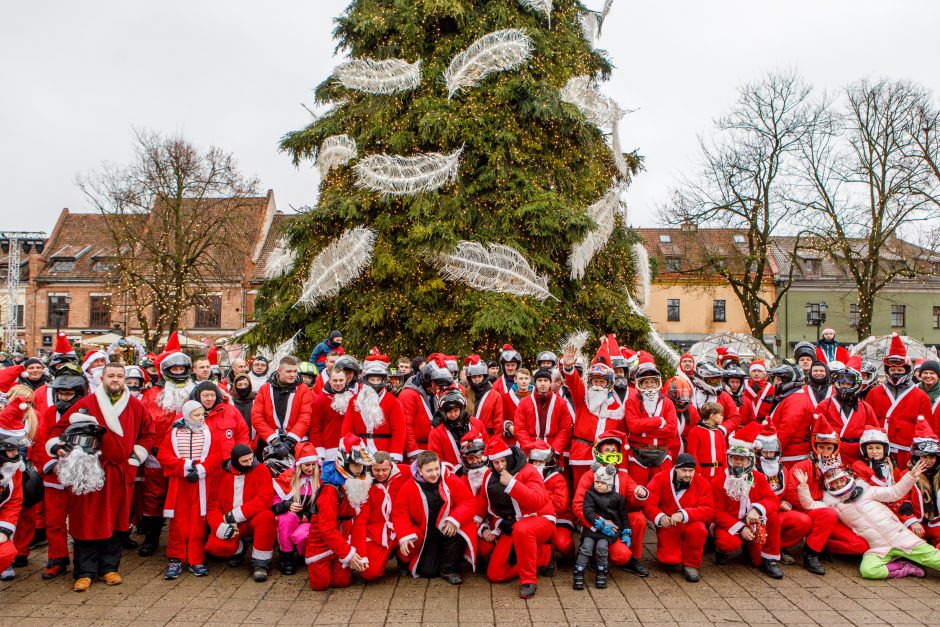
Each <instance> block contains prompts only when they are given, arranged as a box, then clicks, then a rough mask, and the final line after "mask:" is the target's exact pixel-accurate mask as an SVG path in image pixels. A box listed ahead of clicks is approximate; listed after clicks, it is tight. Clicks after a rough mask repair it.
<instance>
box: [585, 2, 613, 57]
mask: <svg viewBox="0 0 940 627" xmlns="http://www.w3.org/2000/svg"><path fill="white" fill-rule="evenodd" d="M613 3H614V0H605V2H604V8H603V9H601V10H600V11H587V12H585V13H582V14H581V17H580V18H579V19H580V22H581V34H582V35H583V36H584V40H585V41H587V42H588V45H589V46H591V47H592V48H593V47H594V42H595V41H596V40H597V38H599V37H600V36H601V27H602V26H603V25H604V20H605V19H606V18H607V14H608V13H610V7H611V5H612V4H613Z"/></svg>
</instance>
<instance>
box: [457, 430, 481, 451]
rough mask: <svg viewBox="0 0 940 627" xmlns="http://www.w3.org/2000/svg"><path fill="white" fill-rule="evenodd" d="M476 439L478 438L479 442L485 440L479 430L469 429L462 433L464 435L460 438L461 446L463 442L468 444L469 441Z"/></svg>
mask: <svg viewBox="0 0 940 627" xmlns="http://www.w3.org/2000/svg"><path fill="white" fill-rule="evenodd" d="M476 440H479V441H481V442H485V441H486V439H485V438H484V437H483V434H482V433H480V432H479V431H474V430H473V429H471V430H470V431H467V432H466V433H465V434H464V436H463V437H462V438H460V444H461V448H463V445H464V444H470V443H471V442H475V441H476Z"/></svg>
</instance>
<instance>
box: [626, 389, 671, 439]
mask: <svg viewBox="0 0 940 627" xmlns="http://www.w3.org/2000/svg"><path fill="white" fill-rule="evenodd" d="M624 414H625V419H626V423H627V438H628V441H629V442H630V446H631V447H634V448H642V449H650V448H659V449H666V450H672V449H673V448H674V447H675V446H676V444H677V443H678V440H679V421H678V419H677V418H676V407H675V405H673V404H672V401H670V400H669V399H668V398H666V397H665V396H663V395H662V394H660V395H659V399H658V400H657V401H656V406H655V407H654V409H653V411H652V413H650V412H649V411H647V409H646V405H645V404H644V403H643V397H642V396H641V395H639V394H636V395H634V396H631V397H630V398H629V399H627V403H626V406H625V408H624Z"/></svg>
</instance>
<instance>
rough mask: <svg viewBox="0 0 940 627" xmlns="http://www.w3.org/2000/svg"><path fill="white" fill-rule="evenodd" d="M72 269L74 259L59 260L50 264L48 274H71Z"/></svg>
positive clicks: (73, 267)
mask: <svg viewBox="0 0 940 627" xmlns="http://www.w3.org/2000/svg"><path fill="white" fill-rule="evenodd" d="M74 269H75V260H74V259H60V260H58V261H53V262H52V266H50V268H49V272H71V271H72V270H74Z"/></svg>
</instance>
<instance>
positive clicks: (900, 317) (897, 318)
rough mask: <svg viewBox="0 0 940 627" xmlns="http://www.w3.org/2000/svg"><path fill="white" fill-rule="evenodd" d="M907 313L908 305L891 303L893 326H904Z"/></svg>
mask: <svg viewBox="0 0 940 627" xmlns="http://www.w3.org/2000/svg"><path fill="white" fill-rule="evenodd" d="M906 313H907V305H891V326H892V327H903V326H906V325H905V323H904V322H905V318H906V317H907V316H906Z"/></svg>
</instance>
